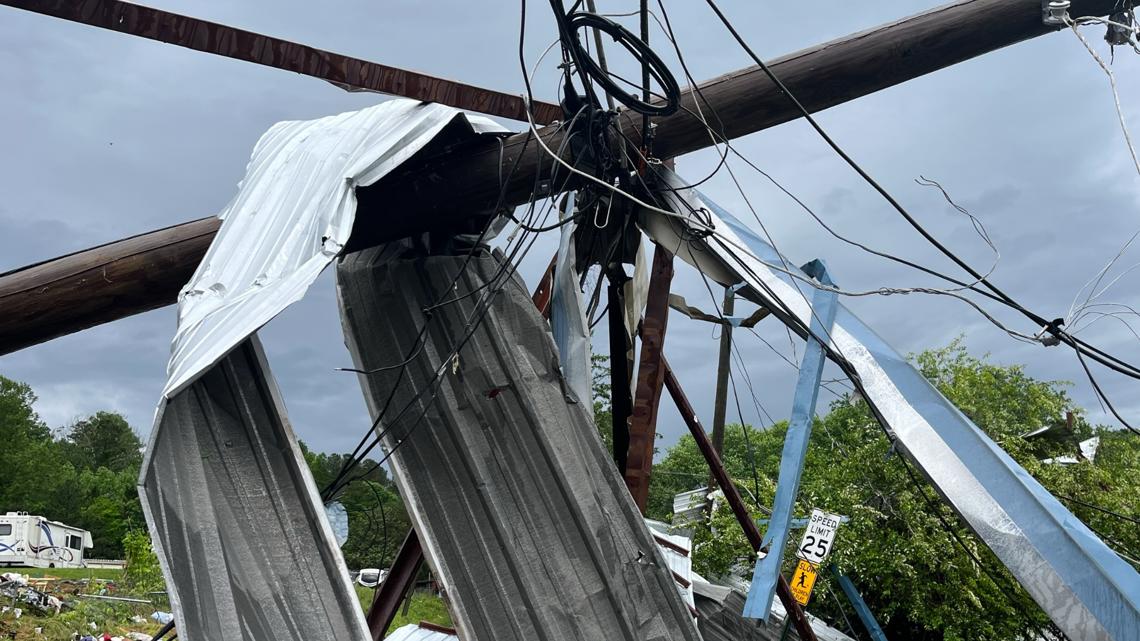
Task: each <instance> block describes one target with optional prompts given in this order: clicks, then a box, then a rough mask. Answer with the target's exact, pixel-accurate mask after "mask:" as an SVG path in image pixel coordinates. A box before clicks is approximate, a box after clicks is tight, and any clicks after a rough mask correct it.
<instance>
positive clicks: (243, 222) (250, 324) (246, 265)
mask: <svg viewBox="0 0 1140 641" xmlns="http://www.w3.org/2000/svg"><path fill="white" fill-rule="evenodd" d="M456 121H459V122H463V123H466V124H467V125H468V126H469V128H470V131H471V135H474V134H475V133H476V132H491V131H496V132H501V131H505V130H504V129H503V128H502V127H500V126H499V125H497V124H495V123H494V122H493V121H491V120H490V119H488V118H485V117H482V116H468V115H465V114H463V113H462V112H460V111H458V110H456V109H452V108H450V107H444V106H442V105H438V104H424V103H421V102H418V101H415V100H389V101H387V102H383V103H380V104H378V105H376V106H374V107H368V108H367V109H361V110H359V111H350V112H346V113H342V114H338V115H335V116H327V117H325V118H318V119H316V120H307V121H288V122H279V123H277V124H276V125H274V126H273V127H271V128H270V129H269V131H267V132H265V134H264V135H263V136H262V137H261V139H260V140H259V141H258V142H257V146H256V147H254V150H253V155H252V157H251V158H250V161H249V165H248V167H247V168H246V175H245V178H244V179H243V180H242V182H241V184H240V185H239V187H238V193H237V195H236V196H235V197H234V199H233V201H231V202H230V204H229V205H227V206H226V208H225V209H224V210H223V211H222V213H220V214H219V215H218V217H219V218H221V219H222V227H221V229H220V230H219V231H218V235H217V236H216V237H215V238H214V241H213V243H212V244H211V245H210V249H209V251H207V252H206V256H205V258H203V259H202V262H201V264H200V265H199V266H198V269H197V270H196V271H195V272H194V276H193V277H192V278H191V279H190V282H189V283H187V284H186V286H185V287H184V288H183V289H182V292H181V293H180V294H179V296H178V330H177V332H176V333H175V336H174V342H173V345H172V346H171V355H170V363H169V364H168V365H167V382H166V386H165V387H164V388H163V391H162V395H163V397H169V396H171V395H173V394H174V393H176V392H178V391H179V390H180V389H182V388H183V387H185V386H186V385H187V384H188V383H189V382H190V381H192V380H193V379H194V377H195V376H197V375H198V374H199V373H201V372H203V371H205V370H206V369H207V368H208V367H210V366H211V365H213V364H214V363H215V362H217V361H218V360H219V359H220V358H222V356H223V355H224V354H226V353H227V352H228V351H230V349H232V348H233V347H234V346H235V345H237V344H238V343H239V342H241V341H242V339H244V338H245V337H246V336H249V335H250V334H252V333H253V332H255V331H257V329H258V328H260V327H261V326H262V325H264V324H265V323H267V322H269V320H270V319H272V318H273V317H274V316H276V315H277V314H279V313H281V311H282V310H284V309H285V308H286V307H288V306H289V305H291V304H293V303H295V302H297V301H298V300H300V299H301V297H303V296H304V295H305V292H306V291H307V290H308V288H309V285H311V284H312V282H313V281H314V280H316V278H317V276H318V275H320V273H321V271H322V270H323V269H324V268H325V267H326V266H328V264H329V263H330V262H332V260H333V258H335V257H336V255H337V254H338V253H340V251H341V249H342V248H343V247H344V245H345V243H346V242H348V237H349V234H350V233H351V232H352V223H353V221H354V220H355V217H356V193H355V190H356V188H357V187H367V186H368V185H371V184H373V183H375V182H376V181H377V180H379V179H380V178H382V177H383V176H385V175H386V174H388V173H389V172H391V171H392V170H393V169H395V168H396V167H398V166H399V165H400V164H401V163H402V162H404V161H405V160H407V159H408V158H410V157H411V156H412V155H413V154H415V152H417V151H419V150H420V149H421V148H423V147H424V146H425V145H426V144H428V143H429V142H431V141H432V139H433V138H435V137H436V136H437V135H438V134H439V133H440V132H441V131H443V129H444V128H445V127H447V126H448V125H449V124H451V123H452V122H456ZM400 214H402V212H393V215H400Z"/></svg>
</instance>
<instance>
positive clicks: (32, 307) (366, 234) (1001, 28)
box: [0, 0, 1116, 354]
mask: <svg viewBox="0 0 1140 641" xmlns="http://www.w3.org/2000/svg"><path fill="white" fill-rule="evenodd" d="M87 1H88V2H90V1H93V0H87ZM6 4H11V5H16V6H18V5H19V4H20V3H18V2H16V1H15V0H8V1H7V2H6ZM56 4H58V2H57V3H56ZM1115 5H1116V2H1115V0H1073V2H1072V5H1071V6H1070V8H1069V14H1070V15H1071V16H1072V17H1073V18H1078V17H1081V16H1100V15H1106V14H1108V13H1110V12H1111V11H1112V10H1113V8H1114V7H1115ZM1056 29H1057V27H1054V26H1049V25H1046V24H1044V22H1043V21H1042V4H1041V1H1040V0H961V1H959V2H956V3H953V4H949V5H946V6H943V7H938V8H935V9H931V10H929V11H926V12H924V13H921V14H918V15H915V16H911V17H909V18H905V19H902V20H899V21H897V22H893V23H890V24H886V25H883V26H881V27H877V28H875V29H871V30H868V31H864V32H862V33H858V34H854V35H851V36H847V37H844V38H840V39H838V40H834V41H832V42H828V43H825V44H822V45H818V46H816V47H811V48H809V49H805V50H803V51H800V52H797V53H794V54H790V55H787V56H783V57H781V58H777V59H776V60H774V61H772V62H771V63H770V65H769V66H770V68H771V69H772V70H773V72H774V73H775V74H776V75H777V76H778V77H780V78H781V79H782V80H783V81H784V84H786V85H787V86H788V88H789V90H791V91H793V92H794V93H795V94H796V96H797V97H798V98H799V99H800V101H801V102H802V103H803V104H804V105H805V106H806V107H807V108H808V109H809V110H810V111H813V112H814V111H820V110H823V109H826V108H828V107H832V106H835V105H838V104H841V103H844V102H847V101H849V100H853V99H855V98H858V97H861V96H865V95H867V94H870V93H873V92H875V91H878V90H880V89H884V88H886V87H890V86H893V85H896V84H899V83H902V82H905V81H907V80H910V79H912V78H917V77H919V76H922V75H925V74H927V73H930V72H933V71H936V70H938V69H942V68H945V67H949V66H951V65H954V64H956V63H958V62H962V61H964V60H968V59H970V58H973V57H976V56H979V55H982V54H984V53H988V52H990V51H994V50H996V49H1000V48H1002V47H1005V46H1008V45H1011V44H1014V43H1017V42H1020V41H1022V40H1026V39H1029V38H1034V37H1037V36H1040V35H1044V34H1046V33H1050V32H1052V31H1055V30H1056ZM683 94H684V99H683V100H682V104H683V105H684V106H685V107H686V108H687V110H690V111H691V110H693V109H694V107H695V106H696V105H695V102H694V98H693V96H692V92H688V91H686V92H683ZM701 94H702V95H703V96H704V99H705V101H704V102H705V103H706V104H703V105H702V109H703V110H704V111H705V112H706V113H710V114H711V113H714V112H715V115H716V117H713V118H712V125H713V127H714V128H715V129H716V130H717V133H718V135H720V136H722V137H723V138H726V139H732V138H736V137H739V136H743V135H746V134H749V133H753V132H757V131H761V130H763V129H766V128H768V127H772V126H774V125H778V124H780V123H783V122H787V121H789V120H793V119H795V118H798V117H799V113H798V112H797V111H796V110H795V109H794V108H793V107H792V105H791V104H789V101H788V100H787V98H786V97H785V96H784V95H782V93H781V92H779V91H778V90H777V89H776V88H775V87H774V86H773V84H772V82H771V81H770V80H769V79H768V78H767V76H765V75H764V74H763V72H762V71H760V70H759V69H758V68H757V67H750V68H747V69H743V70H741V71H737V72H733V73H730V74H727V75H725V76H722V77H720V78H717V79H714V80H711V81H709V82H706V83H704V84H702V85H701ZM687 110H686V109H682V110H681V111H679V112H677V113H676V114H674V115H672V116H669V117H665V118H659V119H657V120H656V124H657V125H658V127H657V134H656V138H655V142H654V148H655V151H656V153H657V155H658V156H659V157H662V158H668V157H673V156H678V155H681V154H685V153H688V152H691V151H696V150H698V149H701V148H704V147H708V146H710V145H711V144H712V143H711V141H710V139H709V130H708V128H707V127H706V126H705V124H704V123H703V122H701V121H700V120H698V119H697V118H695V117H693V116H692V115H690V113H689V111H687ZM620 120H621V121H622V123H623V128H624V130H625V131H624V133H626V134H627V135H629V136H630V137H631V138H632V139H634V140H635V141H636V140H639V139H640V131H639V129H640V125H639V124H638V122H634V120H635V119H624V118H623V119H620ZM541 135H542V137H543V139H544V140H545V141H546V143H547V145H548V146H549V147H550V148H552V149H554V148H557V147H558V143H559V142H560V141H561V139H562V136H563V132H562V131H560V130H558V129H556V128H547V129H544V130H542V132H541ZM516 159H517V161H518V166H517V168H516V170H515V171H514V172H512V173H511V175H510V176H507V177H505V187H506V197H505V200H504V201H503V202H504V204H505V205H506V206H514V205H517V204H520V203H523V202H526V201H527V200H529V198H530V197H531V189H532V188H533V185H534V184H535V179H536V177H540V176H541V175H543V174H545V173H546V172H547V171H549V169H550V164H551V163H550V161H549V159H548V158H546V152H545V151H542V150H541V149H539V148H538V146H537V145H536V144H535V143H534V141H533V139H532V137H531V136H528V135H526V134H519V135H516V136H513V137H511V138H508V139H507V140H506V141H504V142H503V144H502V146H500V144H499V143H498V142H493V141H488V143H487V144H485V145H482V146H480V147H477V148H473V149H465V150H463V151H462V152H455V153H444V154H442V155H440V156H436V157H430V158H424V159H420V160H418V161H414V162H410V163H408V164H407V166H406V167H403V168H401V169H400V170H398V171H396V172H394V174H393V175H391V176H389V177H387V178H386V179H384V180H382V181H380V183H378V184H376V185H374V186H372V187H370V188H367V189H361V190H359V191H358V192H357V196H358V199H359V208H358V212H357V213H358V215H357V223H356V227H355V230H354V234H353V241H352V242H353V244H354V245H355V246H365V245H367V244H371V243H375V242H378V241H381V240H385V239H390V238H398V237H402V236H407V235H410V234H412V233H417V232H422V231H427V230H430V229H443V230H446V229H448V228H450V229H455V228H456V227H457V226H459V227H462V226H470V225H472V222H473V221H472V217H471V212H472V211H480V210H482V211H484V212H485V215H490V214H492V213H494V212H492V211H491V210H492V209H493V206H494V204H495V202H496V200H497V197H498V195H499V177H500V170H501V168H502V167H503V166H507V167H511V166H514V164H515V161H516ZM443 186H446V188H442V187H443ZM570 187H573V185H570ZM379 211H401V212H405V213H406V214H407V215H404V216H399V217H393V216H382V215H379V214H376V213H375V212H379ZM413 213H414V215H413ZM476 222H477V221H476ZM195 233H196V232H195V231H194V230H190V229H186V228H182V227H174V228H170V229H166V230H162V231H161V232H152V233H151V234H143V235H141V236H136V237H134V238H133V239H132V240H134V241H136V242H137V243H139V244H140V245H144V244H145V245H147V248H144V249H138V248H134V247H127V246H121V245H120V244H119V243H112V244H110V245H105V246H102V247H99V248H96V249H94V250H86V251H81V252H77V253H75V254H72V255H70V256H66V257H63V258H59V259H55V260H51V261H45V262H44V263H40V264H38V265H34V266H30V267H24V268H21V269H18V270H15V271H12V272H9V273H7V274H4V275H0V309H2V310H4V313H3V314H0V337H2V338H0V354H4V353H8V352H11V351H14V350H17V349H21V348H23V347H27V346H29V345H34V344H36V343H40V342H43V341H46V340H50V339H52V338H56V337H58V336H63V335H65V334H68V333H71V332H75V331H79V330H81V329H86V328H88V327H92V326H94V325H97V324H100V323H104V322H108V321H111V320H115V319H117V318H123V317H125V316H129V315H132V314H136V313H139V312H141V311H145V310H147V309H153V308H154V307H158V306H161V305H163V304H167V303H172V302H174V299H175V296H176V295H177V292H178V289H179V284H178V283H179V282H185V279H182V280H181V281H177V279H168V280H169V281H175V282H156V281H157V280H159V279H156V278H155V277H154V274H155V272H156V271H161V270H180V271H179V273H180V274H189V273H191V272H192V271H193V269H194V267H195V266H196V265H197V263H198V261H200V260H201V257H202V255H204V253H205V248H206V245H205V244H203V245H201V246H200V251H181V252H177V255H176V256H171V255H170V253H169V252H167V251H165V243H167V242H174V243H183V242H185V241H186V240H188V238H189V237H193V236H194V234H195ZM153 234H164V235H165V240H164V237H152V235H153ZM122 259H130V260H131V261H133V262H134V263H135V264H136V265H137V266H138V272H139V273H140V274H141V275H139V276H131V275H128V276H126V277H125V278H124V279H122V280H120V281H118V282H115V283H107V282H106V281H104V280H102V279H97V278H91V274H93V273H96V272H97V271H98V270H99V269H100V266H101V265H110V264H113V263H114V262H116V261H118V260H122ZM93 270H94V271H93ZM99 301H109V303H108V302H104V303H100V302H99ZM92 306H94V307H102V308H103V309H102V310H101V311H100V312H99V313H98V314H95V315H92V314H91V313H90V308H91V307H92ZM44 318H50V319H51V322H50V323H41V319H44Z"/></svg>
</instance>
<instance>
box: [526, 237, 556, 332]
mask: <svg viewBox="0 0 1140 641" xmlns="http://www.w3.org/2000/svg"><path fill="white" fill-rule="evenodd" d="M557 264H558V254H557V253H555V254H554V255H553V256H551V257H550V264H549V265H547V266H546V271H544V272H542V279H541V280H539V281H538V287H535V288H534V294H533V295H532V296H531V297H530V298H531V300H532V301H534V306H535V307H537V308H538V313H539V314H542V317H543V318H545V319H546V320H550V300H551V298H552V297H553V296H554V267H555V266H556V265H557Z"/></svg>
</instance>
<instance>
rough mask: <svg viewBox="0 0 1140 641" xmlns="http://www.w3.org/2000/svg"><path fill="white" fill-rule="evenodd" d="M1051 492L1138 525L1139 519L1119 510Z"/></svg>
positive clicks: (1065, 499) (1058, 496) (1060, 497)
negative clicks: (1115, 510)
mask: <svg viewBox="0 0 1140 641" xmlns="http://www.w3.org/2000/svg"><path fill="white" fill-rule="evenodd" d="M1052 494H1053V496H1055V497H1057V498H1059V499H1061V500H1064V501H1069V502H1070V503H1076V504H1077V505H1083V506H1084V507H1087V508H1089V509H1091V510H1096V511H1097V512H1103V513H1105V514H1108V515H1110V516H1115V517H1116V518H1118V519H1121V520H1123V521H1128V522H1130V523H1135V524H1136V525H1140V519H1137V518H1133V517H1131V516H1128V515H1126V514H1121V513H1119V512H1114V511H1112V510H1110V509H1108V508H1106V507H1102V506H1100V505H1096V504H1095V503H1088V502H1086V501H1082V500H1080V499H1075V498H1073V497H1071V496H1065V495H1064V494H1057V493H1056V492H1053V493H1052Z"/></svg>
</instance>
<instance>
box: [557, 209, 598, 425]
mask: <svg viewBox="0 0 1140 641" xmlns="http://www.w3.org/2000/svg"><path fill="white" fill-rule="evenodd" d="M574 200H575V199H574V194H572V193H571V194H568V195H567V196H566V212H564V214H563V220H566V218H569V217H572V216H573V215H574V213H575V212H574ZM576 228H577V225H576V224H575V223H574V222H568V223H566V224H565V225H563V226H562V228H561V233H562V237H561V241H560V242H559V245H558V256H557V260H558V262H557V264H556V265H555V267H554V284H553V288H552V289H553V291H552V293H551V299H550V328H551V331H552V332H553V333H554V343H555V344H556V345H558V355H559V357H560V360H561V363H562V376H563V378H565V379H566V384H567V387H569V388H570V391H572V392H573V393H574V397H575V398H576V399H577V400H578V402H579V403H585V404H586V405H587V406H588V407H593V403H594V395H593V392H592V389H591V382H592V372H591V369H590V367H591V362H590V321H589V320H588V319H587V318H586V306H585V304H584V302H583V300H582V290H581V289H580V288H579V286H578V270H577V269H576V268H575V260H574V257H575V256H576V253H575V249H574V230H575V229H576Z"/></svg>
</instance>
